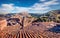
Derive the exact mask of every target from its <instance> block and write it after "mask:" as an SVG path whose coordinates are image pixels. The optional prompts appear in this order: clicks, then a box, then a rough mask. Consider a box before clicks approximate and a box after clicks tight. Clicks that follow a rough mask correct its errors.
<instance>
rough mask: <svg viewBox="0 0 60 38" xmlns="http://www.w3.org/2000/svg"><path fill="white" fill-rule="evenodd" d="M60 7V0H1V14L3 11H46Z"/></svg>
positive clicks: (40, 12) (39, 12)
mask: <svg viewBox="0 0 60 38" xmlns="http://www.w3.org/2000/svg"><path fill="white" fill-rule="evenodd" d="M58 9H60V0H0V14H2V13H4V14H5V13H20V12H28V13H38V14H42V13H46V12H48V11H50V10H58Z"/></svg>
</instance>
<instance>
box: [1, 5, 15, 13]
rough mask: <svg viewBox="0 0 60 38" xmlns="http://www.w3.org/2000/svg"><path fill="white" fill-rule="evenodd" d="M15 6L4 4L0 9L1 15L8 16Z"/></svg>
mask: <svg viewBox="0 0 60 38" xmlns="http://www.w3.org/2000/svg"><path fill="white" fill-rule="evenodd" d="M13 9H14V8H13V4H2V5H1V7H0V14H7V13H10V12H11V10H13Z"/></svg>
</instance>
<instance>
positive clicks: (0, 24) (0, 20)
mask: <svg viewBox="0 0 60 38" xmlns="http://www.w3.org/2000/svg"><path fill="white" fill-rule="evenodd" d="M6 26H7V21H6V19H5V18H2V17H0V30H3V29H4V27H6Z"/></svg>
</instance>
